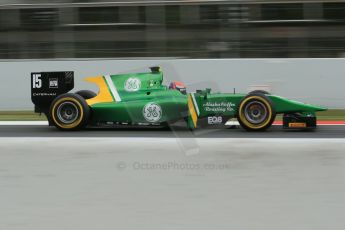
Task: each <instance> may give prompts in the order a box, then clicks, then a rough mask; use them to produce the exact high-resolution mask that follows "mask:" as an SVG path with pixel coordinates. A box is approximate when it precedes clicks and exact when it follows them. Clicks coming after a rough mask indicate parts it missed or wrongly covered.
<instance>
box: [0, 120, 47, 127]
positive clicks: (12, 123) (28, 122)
mask: <svg viewBox="0 0 345 230" xmlns="http://www.w3.org/2000/svg"><path fill="white" fill-rule="evenodd" d="M1 125H18V126H20V125H48V121H0V126H1Z"/></svg>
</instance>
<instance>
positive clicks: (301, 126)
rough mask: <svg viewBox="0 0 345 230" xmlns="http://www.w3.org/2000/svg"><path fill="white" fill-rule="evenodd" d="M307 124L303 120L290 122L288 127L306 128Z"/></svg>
mask: <svg viewBox="0 0 345 230" xmlns="http://www.w3.org/2000/svg"><path fill="white" fill-rule="evenodd" d="M306 127H307V124H306V123H305V122H292V123H289V128H306Z"/></svg>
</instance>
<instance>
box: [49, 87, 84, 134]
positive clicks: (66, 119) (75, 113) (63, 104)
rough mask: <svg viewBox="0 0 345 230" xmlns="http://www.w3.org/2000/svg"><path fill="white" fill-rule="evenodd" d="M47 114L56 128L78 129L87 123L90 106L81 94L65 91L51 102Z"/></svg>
mask: <svg viewBox="0 0 345 230" xmlns="http://www.w3.org/2000/svg"><path fill="white" fill-rule="evenodd" d="M49 116H50V119H51V121H52V123H53V125H54V126H56V127H57V128H58V129H61V130H79V129H82V128H85V127H86V125H87V124H88V121H89V116H90V108H89V106H88V104H87V103H86V101H85V99H84V98H83V97H82V96H80V95H78V94H74V93H66V94H62V95H60V96H58V97H57V98H55V100H54V101H53V102H52V104H51V106H50V113H49Z"/></svg>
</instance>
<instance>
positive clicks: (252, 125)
mask: <svg viewBox="0 0 345 230" xmlns="http://www.w3.org/2000/svg"><path fill="white" fill-rule="evenodd" d="M249 100H258V101H260V102H262V103H264V104H265V106H266V107H267V109H268V117H267V119H266V121H265V122H264V123H263V124H260V125H254V124H251V123H250V122H248V121H247V119H246V117H245V116H244V111H243V106H244V105H245V104H246V103H247V102H248V101H249ZM239 115H240V117H239V118H240V120H241V121H242V122H243V123H244V124H245V125H246V126H248V127H249V128H251V129H261V128H263V127H265V126H266V125H267V124H268V123H269V122H270V121H271V119H272V116H273V114H272V108H271V105H270V104H269V103H268V102H267V101H266V100H265V99H263V98H262V97H259V96H251V97H248V98H246V99H245V100H244V101H243V102H242V103H241V105H240V107H239Z"/></svg>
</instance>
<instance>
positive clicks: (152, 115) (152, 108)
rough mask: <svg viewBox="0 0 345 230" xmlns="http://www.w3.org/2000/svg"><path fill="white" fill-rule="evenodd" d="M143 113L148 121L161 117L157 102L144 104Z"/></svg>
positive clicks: (160, 109) (157, 119)
mask: <svg viewBox="0 0 345 230" xmlns="http://www.w3.org/2000/svg"><path fill="white" fill-rule="evenodd" d="M143 115H144V118H145V120H147V121H148V122H157V121H159V120H160V119H161V117H162V108H161V107H160V106H159V105H158V104H156V103H154V102H150V103H148V104H146V105H145V107H144V109H143Z"/></svg>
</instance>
